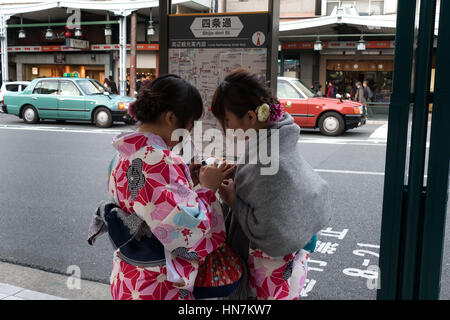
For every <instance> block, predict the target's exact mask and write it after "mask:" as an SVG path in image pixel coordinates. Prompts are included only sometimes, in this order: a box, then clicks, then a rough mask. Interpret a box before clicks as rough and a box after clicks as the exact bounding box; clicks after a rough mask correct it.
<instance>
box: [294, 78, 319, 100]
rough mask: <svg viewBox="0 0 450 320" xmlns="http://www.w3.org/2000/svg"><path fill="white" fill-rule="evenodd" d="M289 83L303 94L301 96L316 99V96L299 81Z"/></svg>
mask: <svg viewBox="0 0 450 320" xmlns="http://www.w3.org/2000/svg"><path fill="white" fill-rule="evenodd" d="M291 83H292V84H293V85H295V86H296V87H297V88H298V89H300V91H301V92H303V94H304V95H305V96H307V97H308V98H314V97H316V94H315V93H314V92H312V91H311V89H309V88H308V87H307V86H305V84H304V83H303V82H301V81H300V80H292V81H291Z"/></svg>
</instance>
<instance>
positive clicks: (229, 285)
mask: <svg viewBox="0 0 450 320" xmlns="http://www.w3.org/2000/svg"><path fill="white" fill-rule="evenodd" d="M242 273H243V265H242V263H241V261H240V259H239V257H238V256H237V254H236V253H234V252H233V250H231V248H230V247H229V246H228V245H227V244H226V243H223V244H222V245H221V246H220V247H218V248H217V249H216V250H214V251H213V252H211V253H210V254H209V255H208V256H206V258H205V261H204V262H203V264H201V265H200V266H199V269H198V274H197V278H196V279H195V285H194V291H193V294H194V297H195V298H196V299H205V298H221V297H228V296H229V295H230V294H231V293H232V292H233V291H234V290H235V289H236V288H237V286H238V285H239V281H240V279H241V278H242Z"/></svg>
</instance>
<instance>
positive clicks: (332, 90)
mask: <svg viewBox="0 0 450 320" xmlns="http://www.w3.org/2000/svg"><path fill="white" fill-rule="evenodd" d="M336 94H337V88H336V84H335V83H334V81H330V83H329V85H328V91H327V97H328V98H336Z"/></svg>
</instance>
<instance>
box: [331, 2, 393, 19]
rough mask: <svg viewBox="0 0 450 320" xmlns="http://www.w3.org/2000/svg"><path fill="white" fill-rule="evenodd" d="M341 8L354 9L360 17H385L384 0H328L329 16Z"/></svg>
mask: <svg viewBox="0 0 450 320" xmlns="http://www.w3.org/2000/svg"><path fill="white" fill-rule="evenodd" d="M339 6H342V7H343V8H344V9H345V8H354V9H356V11H357V12H358V13H359V14H360V15H362V16H363V15H364V16H365V15H383V14H384V12H385V10H384V0H359V1H354V0H353V1H352V0H341V1H339V0H328V1H327V16H329V15H331V13H332V12H333V10H334V9H335V8H337V7H339Z"/></svg>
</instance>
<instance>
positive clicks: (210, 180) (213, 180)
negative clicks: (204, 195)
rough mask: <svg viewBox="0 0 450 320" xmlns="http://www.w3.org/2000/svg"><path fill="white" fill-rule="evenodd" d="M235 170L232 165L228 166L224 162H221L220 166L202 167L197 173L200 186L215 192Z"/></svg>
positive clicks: (215, 164)
mask: <svg viewBox="0 0 450 320" xmlns="http://www.w3.org/2000/svg"><path fill="white" fill-rule="evenodd" d="M235 169H236V168H235V166H234V165H229V164H227V163H226V162H223V163H222V164H221V165H220V166H218V165H217V163H214V164H213V165H210V166H203V167H201V168H200V173H199V181H200V184H201V185H202V186H203V187H205V188H208V189H211V190H213V191H214V192H216V191H217V189H218V188H219V187H220V185H221V184H222V181H223V180H224V179H225V177H227V176H229V175H230V174H232V173H233V172H234V170H235Z"/></svg>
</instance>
